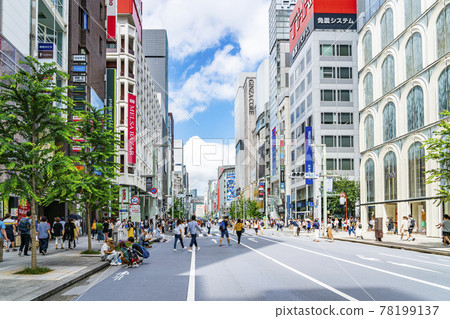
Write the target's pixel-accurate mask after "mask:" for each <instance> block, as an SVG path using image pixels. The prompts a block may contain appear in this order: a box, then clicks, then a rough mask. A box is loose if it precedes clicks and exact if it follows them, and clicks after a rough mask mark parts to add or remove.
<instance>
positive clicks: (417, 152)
mask: <svg viewBox="0 0 450 319" xmlns="http://www.w3.org/2000/svg"><path fill="white" fill-rule="evenodd" d="M424 156H425V149H424V148H422V144H421V143H419V142H415V143H414V144H413V145H411V147H410V148H409V150H408V176H409V197H410V198H416V197H425V159H424Z"/></svg>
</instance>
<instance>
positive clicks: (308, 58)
mask: <svg viewBox="0 0 450 319" xmlns="http://www.w3.org/2000/svg"><path fill="white" fill-rule="evenodd" d="M310 62H311V49H309V50H308V52H306V65H309V63H310Z"/></svg>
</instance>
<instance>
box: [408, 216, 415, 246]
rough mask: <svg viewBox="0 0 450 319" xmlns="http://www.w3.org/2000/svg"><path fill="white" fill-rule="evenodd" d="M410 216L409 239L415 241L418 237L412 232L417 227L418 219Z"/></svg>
mask: <svg viewBox="0 0 450 319" xmlns="http://www.w3.org/2000/svg"><path fill="white" fill-rule="evenodd" d="M408 217H409V219H408V222H409V225H408V240H411V241H414V240H416V239H415V238H414V237H413V235H412V232H413V231H414V228H416V221H415V220H414V218H413V217H412V215H409V216H408Z"/></svg>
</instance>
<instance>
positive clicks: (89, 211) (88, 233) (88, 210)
mask: <svg viewBox="0 0 450 319" xmlns="http://www.w3.org/2000/svg"><path fill="white" fill-rule="evenodd" d="M86 215H87V216H86V220H87V235H88V250H92V241H91V207H90V205H89V204H87V205H86Z"/></svg>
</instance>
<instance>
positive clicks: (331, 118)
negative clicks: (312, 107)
mask: <svg viewBox="0 0 450 319" xmlns="http://www.w3.org/2000/svg"><path fill="white" fill-rule="evenodd" d="M321 115H322V124H336V113H322V114H321Z"/></svg>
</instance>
